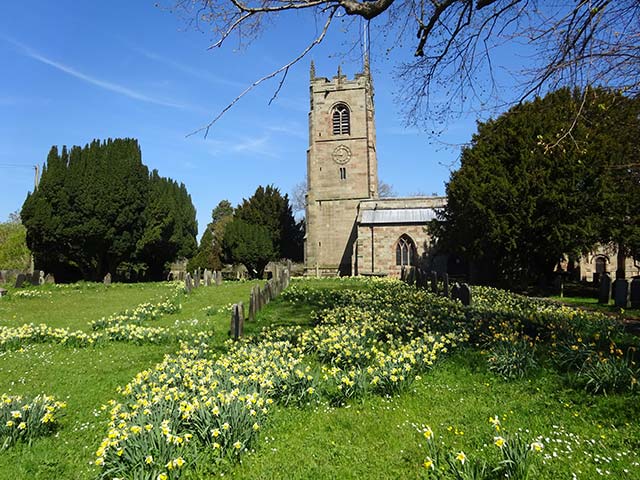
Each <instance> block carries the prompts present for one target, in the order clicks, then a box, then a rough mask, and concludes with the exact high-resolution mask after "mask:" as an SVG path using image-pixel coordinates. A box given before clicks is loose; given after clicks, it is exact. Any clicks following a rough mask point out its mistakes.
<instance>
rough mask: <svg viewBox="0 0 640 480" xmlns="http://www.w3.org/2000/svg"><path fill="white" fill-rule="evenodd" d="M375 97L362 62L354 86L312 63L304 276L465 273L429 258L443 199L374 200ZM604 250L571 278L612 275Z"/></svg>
mask: <svg viewBox="0 0 640 480" xmlns="http://www.w3.org/2000/svg"><path fill="white" fill-rule="evenodd" d="M373 93H374V92H373V83H372V80H371V74H370V72H369V68H368V65H367V64H366V63H365V68H364V72H362V73H358V74H356V75H355V78H354V79H352V80H350V79H348V78H347V77H346V76H345V75H343V74H342V72H341V71H340V69H338V73H337V75H336V76H334V77H333V78H332V79H328V78H324V77H316V74H315V68H314V66H313V63H312V64H311V84H310V100H311V104H310V111H309V148H308V150H307V187H308V193H307V198H306V222H307V223H306V235H305V244H304V262H305V274H306V275H311V276H336V275H390V276H399V274H400V271H401V269H402V266H406V265H417V266H422V267H423V268H425V269H428V270H437V271H446V270H448V271H449V273H462V272H452V270H455V265H451V264H452V260H454V259H447V258H446V257H443V256H434V255H432V254H431V247H432V243H431V241H432V239H431V238H430V236H429V235H428V233H427V229H426V226H427V224H428V222H429V221H430V220H432V219H434V218H435V217H436V212H437V210H438V209H440V208H442V207H444V206H445V205H446V197H410V198H380V197H379V195H378V160H377V156H376V128H375V122H374V104H373ZM609 250H611V248H605V247H600V248H598V249H597V250H596V251H595V252H593V253H592V254H590V255H586V256H584V257H582V258H581V259H580V260H579V261H578V263H577V265H575V268H574V269H573V271H574V272H575V273H576V275H575V276H576V279H577V280H583V281H596V282H597V281H598V279H599V277H600V276H601V275H603V274H604V273H605V272H613V271H615V269H616V266H615V265H616V264H617V262H616V261H615V259H616V257H617V252H615V249H613V250H611V251H609ZM618 262H622V263H624V268H625V277H626V278H631V277H632V276H634V275H639V274H640V264H639V263H638V262H637V261H634V260H633V259H631V258H627V259H624V258H622V259H619V260H618ZM447 263H449V265H447ZM622 263H620V264H621V265H622ZM452 267H453V268H452ZM560 268H562V267H560ZM564 268H566V266H565V267H564Z"/></svg>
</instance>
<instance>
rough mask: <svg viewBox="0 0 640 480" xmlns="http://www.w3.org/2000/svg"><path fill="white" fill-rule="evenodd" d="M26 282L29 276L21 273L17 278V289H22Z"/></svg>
mask: <svg viewBox="0 0 640 480" xmlns="http://www.w3.org/2000/svg"><path fill="white" fill-rule="evenodd" d="M26 280H27V276H26V275H25V274H24V273H19V274H18V276H17V277H16V288H22V287H23V286H24V282H26Z"/></svg>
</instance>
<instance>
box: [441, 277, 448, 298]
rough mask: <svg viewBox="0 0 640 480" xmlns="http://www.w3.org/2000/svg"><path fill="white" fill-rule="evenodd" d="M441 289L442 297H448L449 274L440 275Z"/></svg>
mask: <svg viewBox="0 0 640 480" xmlns="http://www.w3.org/2000/svg"><path fill="white" fill-rule="evenodd" d="M442 288H443V290H444V292H443V293H444V296H445V297H448V296H449V274H448V273H447V272H445V273H443V274H442Z"/></svg>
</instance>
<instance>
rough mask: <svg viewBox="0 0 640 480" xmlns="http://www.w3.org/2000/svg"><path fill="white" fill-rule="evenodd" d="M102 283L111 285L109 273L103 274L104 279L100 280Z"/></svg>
mask: <svg viewBox="0 0 640 480" xmlns="http://www.w3.org/2000/svg"><path fill="white" fill-rule="evenodd" d="M102 283H104V284H105V285H111V274H110V273H107V274H106V275H105V276H104V279H103V280H102Z"/></svg>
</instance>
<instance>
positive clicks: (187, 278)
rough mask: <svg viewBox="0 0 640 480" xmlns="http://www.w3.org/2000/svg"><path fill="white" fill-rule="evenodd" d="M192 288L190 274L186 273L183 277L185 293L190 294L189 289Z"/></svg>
mask: <svg viewBox="0 0 640 480" xmlns="http://www.w3.org/2000/svg"><path fill="white" fill-rule="evenodd" d="M192 288H193V284H192V283H191V274H190V273H189V272H187V274H186V275H185V277H184V289H185V290H186V291H187V293H191V289H192Z"/></svg>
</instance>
